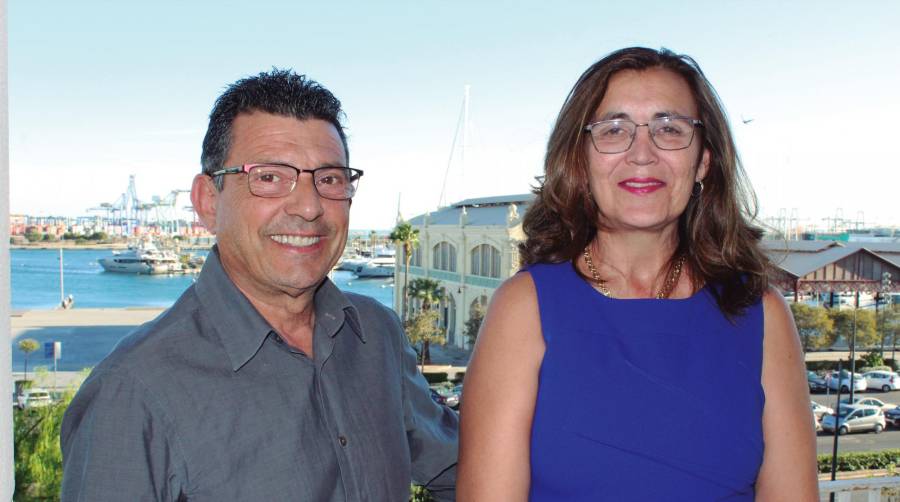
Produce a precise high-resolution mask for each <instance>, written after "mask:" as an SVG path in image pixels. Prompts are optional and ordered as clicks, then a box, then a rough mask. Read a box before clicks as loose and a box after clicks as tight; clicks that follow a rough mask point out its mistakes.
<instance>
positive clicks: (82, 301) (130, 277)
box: [10, 249, 394, 371]
mask: <svg viewBox="0 0 900 502" xmlns="http://www.w3.org/2000/svg"><path fill="white" fill-rule="evenodd" d="M111 252H112V251H111V250H108V249H66V250H64V251H63V293H64V295H65V296H68V295H72V297H73V299H74V308H75V309H78V308H127V307H156V308H165V307H168V306H170V305H172V303H174V302H175V300H177V299H178V297H179V296H181V294H182V293H183V292H184V290H185V289H187V288H188V287H189V286H190V285H191V284H192V283H193V281H194V279H195V277H196V276H195V275H194V274H179V275H171V276H169V275H136V274H121V273H113V272H104V271H103V268H102V267H100V265H99V264H98V263H97V260H98V259H99V258H103V257H106V256H109V255H110V254H111ZM197 254H205V253H197ZM59 276H60V273H59V251H58V250H56V249H12V250H10V281H11V287H12V290H11V296H12V310H13V313H14V314H15V313H16V312H22V311H26V310H42V309H56V308H59V305H60V280H59ZM332 280H333V281H334V283H335V284H336V285H337V286H338V287H339V288H341V289H342V290H344V291H349V292H353V293H359V294H363V295H367V296H371V297H373V298H375V299H376V300H378V301H380V302H381V303H383V304H384V305H386V306H387V307H389V308H391V307H392V305H393V298H394V286H393V280H392V279H357V278H356V277H355V276H354V275H353V274H352V273H350V272H344V271H335V272H334V273H333V275H332ZM127 331H130V329H127V330H123V329H113V328H110V327H98V328H96V329H94V330H91V332H90V334H86V333H84V332H82V330H79V333H78V334H77V336H76V333H74V332H73V333H72V336H65V337H64V339H62V340H59V339H58V338H57V339H56V341H62V342H63V357H62V359H61V360H60V361H59V365H60V366H59V369H61V370H63V369H67V370H80V369H81V368H84V367H89V366H93V365H95V364H96V363H97V362H99V361H100V360H101V359H102V358H103V357H104V356H105V355H106V354H107V353H109V351H110V350H111V349H112V347H114V346H115V344H116V343H117V342H118V340H119V339H120V338H121V337H122V336H124V334H125V333H127ZM22 337H28V338H34V339H36V340H37V341H38V342H39V343H40V344H41V349H40V351H39V352H37V353H34V354H32V355H31V356H30V358H29V368H32V367H34V366H35V365H38V366H46V365H47V362H46V361H45V360H44V354H43V344H44V343H45V342H47V341H54V340H49V339H47V340H45V339H44V337H42V336H41V334H40V333H39V332H35V331H34V330H31V331H29V332H26V333H25V334H22V335H20V336H18V337H16V338H14V339H13V340H12V344H13V347H12V353H13V369H14V370H15V371H21V370H22V368H23V366H24V357H23V354H22V352H21V351H19V350H18V349H17V348H16V346H15V344H16V343H17V342H18V338H22ZM50 364H51V367H52V361H51V363H50Z"/></svg>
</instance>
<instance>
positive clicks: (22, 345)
mask: <svg viewBox="0 0 900 502" xmlns="http://www.w3.org/2000/svg"><path fill="white" fill-rule="evenodd" d="M18 347H19V350H21V351H22V352H23V353H24V354H25V381H26V382H27V381H28V356H29V355H30V354H31V353H32V352H34V351H36V350H37V349H39V348H40V347H41V344H39V343H38V341H37V340H35V339H34V338H26V339H24V340H20V341H19V344H18ZM25 385H28V384H25Z"/></svg>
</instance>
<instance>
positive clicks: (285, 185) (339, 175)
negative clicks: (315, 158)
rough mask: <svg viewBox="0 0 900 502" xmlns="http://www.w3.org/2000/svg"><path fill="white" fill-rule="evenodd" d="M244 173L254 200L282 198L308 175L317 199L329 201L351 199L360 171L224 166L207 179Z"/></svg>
mask: <svg viewBox="0 0 900 502" xmlns="http://www.w3.org/2000/svg"><path fill="white" fill-rule="evenodd" d="M238 173H247V183H249V185H250V193H252V194H253V195H255V196H257V197H285V196H287V195H288V194H289V193H291V192H292V191H293V190H294V187H295V186H297V178H298V177H299V176H300V173H310V174H312V178H313V187H315V189H316V192H317V193H318V194H319V196H321V197H323V198H325V199H331V200H347V199H352V198H353V195H354V194H356V187H357V185H359V178H360V177H361V176H362V175H363V172H362V171H361V170H359V169H353V168H350V167H317V168H315V169H299V168H296V167H294V166H290V165H287V164H244V165H241V166H235V167H225V168H222V169H219V170H218V171H214V172H211V173H209V176H213V177H215V176H220V175H223V174H238Z"/></svg>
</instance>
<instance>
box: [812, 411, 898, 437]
mask: <svg viewBox="0 0 900 502" xmlns="http://www.w3.org/2000/svg"><path fill="white" fill-rule="evenodd" d="M885 425H886V422H885V419H884V413H883V412H882V411H881V408H876V407H875V406H865V405H852V404H848V405H846V406H844V405H841V406H840V408H839V409H838V414H837V415H825V416H823V417H822V429H823V430H825V431H828V432H834V429H835V426H836V427H837V431H838V434H842V435H843V434H846V433H848V432H862V431H873V432H875V434H880V433H881V431H883V430H884V427H885Z"/></svg>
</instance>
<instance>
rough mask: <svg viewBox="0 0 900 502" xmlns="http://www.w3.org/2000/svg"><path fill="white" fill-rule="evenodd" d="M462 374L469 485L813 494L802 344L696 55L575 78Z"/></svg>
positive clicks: (596, 68)
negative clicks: (515, 268) (770, 277)
mask: <svg viewBox="0 0 900 502" xmlns="http://www.w3.org/2000/svg"><path fill="white" fill-rule="evenodd" d="M545 171H546V173H545V174H546V176H545V178H544V181H543V183H542V185H541V187H540V188H539V189H538V190H537V191H536V195H537V197H536V199H535V201H534V204H533V205H532V206H531V208H530V209H529V210H528V213H527V214H526V216H525V220H524V223H523V227H524V230H525V233H526V235H527V239H526V241H525V242H524V243H523V244H522V245H521V246H520V255H521V257H522V261H523V263H524V265H525V266H524V268H523V271H522V272H520V273H519V274H516V275H515V276H514V277H512V278H510V279H509V280H508V281H506V282H505V283H504V284H503V285H502V286H501V287H500V288H499V289H498V290H497V292H496V293H495V294H494V297H493V298H492V300H491V305H490V307H489V309H488V313H487V315H486V318H485V320H484V323H483V326H482V330H481V334H480V335H479V338H478V343H477V346H476V349H475V353H474V355H473V357H472V361H471V364H470V366H469V370H468V374H467V376H466V391H465V398H464V400H463V404H462V413H461V417H462V422H461V424H462V425H461V427H462V433H461V444H460V461H459V481H458V497H459V500H462V501H482V500H490V501H501V500H526V499H530V500H532V501H575V500H585V501H587V500H590V501H596V500H616V501H619V500H642V501H643V500H692V501H693V500H698V501H699V500H725V499H727V500H754V497H755V500H791V501H805V500H809V501H814V500H818V498H817V483H816V464H815V443H814V433H813V431H812V428H811V427H810V424H811V423H812V420H811V417H810V416H809V415H810V410H809V404H808V397H807V389H806V383H805V380H804V365H803V356H802V354H801V350H800V345H799V342H798V337H797V333H796V329H795V327H794V325H793V320H792V317H791V314H790V311H789V310H788V308H787V306H786V304H785V302H784V300H783V298H782V296H781V295H780V294H779V293H778V292H777V291H775V290H773V289H771V288H769V287H768V285H767V282H766V267H767V261H766V258H765V256H764V255H763V253H762V252H761V251H760V249H759V247H758V241H759V239H760V236H761V232H760V231H759V230H758V229H757V228H755V227H753V226H751V225H750V223H749V221H750V219H751V218H752V216H751V215H752V214H753V213H752V212H751V210H750V208H751V207H752V206H751V201H753V196H752V192H751V190H750V189H749V186H747V185H746V183H745V178H744V175H743V172H742V169H741V167H740V163H739V160H738V158H737V152H736V150H735V146H734V141H733V139H732V137H731V133H730V131H729V128H728V123H727V121H726V118H725V114H724V112H723V110H722V106H721V105H720V103H719V101H718V98H717V96H716V94H715V91H714V90H713V89H712V87H711V86H710V84H709V83H708V82H707V80H706V78H705V77H704V75H703V73H702V72H701V71H700V69H699V67H698V66H697V65H696V63H695V62H694V61H693V60H692V59H690V58H689V57H686V56H679V55H676V54H673V53H672V52H669V51H667V50H662V51H655V50H651V49H644V48H630V49H623V50H620V51H617V52H614V53H612V54H610V55H609V56H607V57H605V58H604V59H602V60H600V61H599V62H597V63H596V64H594V65H593V66H592V67H590V68H589V69H588V70H587V71H586V72H585V73H584V74H583V75H582V76H581V78H580V79H579V80H578V82H577V83H576V84H575V87H574V88H573V89H572V91H571V93H570V94H569V96H568V99H567V100H566V102H565V104H564V105H563V108H562V110H561V111H560V114H559V117H558V119H557V122H556V125H555V127H554V130H553V132H552V134H551V137H550V141H549V146H548V151H547V157H546V161H545Z"/></svg>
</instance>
